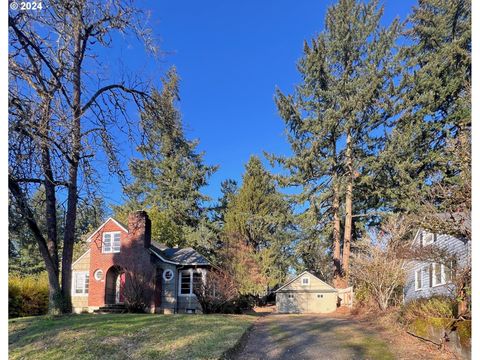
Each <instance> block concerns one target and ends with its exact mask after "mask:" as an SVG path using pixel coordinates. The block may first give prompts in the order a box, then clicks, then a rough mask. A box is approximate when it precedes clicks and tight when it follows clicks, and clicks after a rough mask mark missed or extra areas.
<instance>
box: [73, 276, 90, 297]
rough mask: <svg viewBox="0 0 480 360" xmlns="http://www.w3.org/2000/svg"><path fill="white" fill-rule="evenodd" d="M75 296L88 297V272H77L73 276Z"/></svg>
mask: <svg viewBox="0 0 480 360" xmlns="http://www.w3.org/2000/svg"><path fill="white" fill-rule="evenodd" d="M73 282H74V284H73V294H74V295H87V294H88V282H89V275H88V272H86V271H84V272H75V273H74V276H73Z"/></svg>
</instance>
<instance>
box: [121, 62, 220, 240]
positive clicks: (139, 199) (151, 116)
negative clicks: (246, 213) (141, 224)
mask: <svg viewBox="0 0 480 360" xmlns="http://www.w3.org/2000/svg"><path fill="white" fill-rule="evenodd" d="M178 86H179V77H178V75H177V72H176V70H175V68H172V69H170V70H169V71H168V73H167V74H166V76H165V78H164V79H163V88H162V91H161V92H158V91H157V90H155V89H154V90H153V91H152V94H151V99H150V100H149V101H148V102H147V103H146V104H145V109H144V111H143V112H142V113H141V121H140V125H141V130H142V143H141V145H140V146H139V147H138V148H137V151H138V152H139V153H140V155H141V157H140V158H136V159H132V160H131V162H130V172H131V175H132V176H133V178H134V180H133V182H132V183H131V184H129V185H127V186H126V187H125V189H124V192H125V194H126V196H127V198H128V201H127V203H126V204H125V205H123V206H121V207H117V208H116V212H117V214H119V215H120V217H125V215H126V214H127V213H128V212H129V211H131V210H132V209H139V208H143V209H146V210H148V211H149V214H150V217H151V218H152V235H153V236H154V238H155V239H157V240H159V241H161V242H163V243H165V244H167V245H171V246H173V245H180V246H181V245H185V244H184V242H185V232H186V231H189V230H191V229H195V228H196V227H197V226H198V224H199V223H200V221H201V219H202V217H204V216H205V214H204V209H203V202H204V201H206V200H208V198H207V197H206V196H205V195H203V194H202V192H201V188H202V187H203V186H205V185H207V180H208V178H209V176H210V175H211V174H212V173H213V172H215V170H216V167H215V166H207V165H205V164H204V163H203V154H201V153H199V152H197V150H196V147H197V145H198V142H197V141H191V140H188V139H187V138H186V136H185V131H184V127H183V124H182V120H181V116H180V112H179V111H178V109H177V108H176V103H177V101H178V100H179V88H178Z"/></svg>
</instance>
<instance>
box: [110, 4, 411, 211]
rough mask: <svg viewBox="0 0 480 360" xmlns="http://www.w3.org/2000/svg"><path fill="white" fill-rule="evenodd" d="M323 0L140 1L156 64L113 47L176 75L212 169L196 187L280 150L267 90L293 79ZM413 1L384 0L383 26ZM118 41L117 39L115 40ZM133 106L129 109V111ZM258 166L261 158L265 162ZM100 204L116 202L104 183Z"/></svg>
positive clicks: (145, 68) (141, 64)
mask: <svg viewBox="0 0 480 360" xmlns="http://www.w3.org/2000/svg"><path fill="white" fill-rule="evenodd" d="M333 3H334V2H333V1H324V0H296V1H294V0H262V1H258V0H257V1H254V0H243V1H218V0H217V1H211V0H206V1H180V0H176V1H173V0H169V1H166V0H161V1H153V0H152V1H143V2H142V3H141V6H142V7H144V8H145V9H149V10H150V11H151V23H150V26H151V27H152V28H153V30H154V32H155V34H156V36H158V37H159V38H160V40H161V41H160V48H161V50H162V51H163V52H164V55H163V56H162V58H161V60H160V61H155V62H154V61H153V60H152V59H148V58H147V57H146V56H145V55H144V53H143V50H142V49H141V48H139V47H138V46H132V45H126V44H123V45H122V44H120V46H121V47H122V48H121V49H115V51H121V54H122V58H123V63H124V66H125V67H127V68H129V69H131V70H133V71H135V70H139V71H141V72H145V73H146V74H150V76H152V74H155V77H160V76H161V75H163V74H165V72H166V71H167V69H168V68H169V67H170V66H172V65H175V66H176V67H177V71H178V73H179V75H180V77H181V79H182V81H181V84H180V86H181V87H180V97H181V102H180V103H179V107H180V110H181V112H182V116H183V121H184V124H185V128H186V130H187V136H188V137H189V138H197V139H199V140H200V146H199V149H200V150H202V151H205V161H206V163H208V164H212V165H213V164H215V165H219V166H220V168H219V170H218V171H217V173H215V174H214V175H213V176H212V178H211V179H210V184H209V186H208V187H206V188H205V189H204V192H205V193H206V194H207V195H209V196H211V197H212V198H214V199H215V198H217V197H218V196H219V195H220V191H219V190H220V183H221V181H222V180H224V179H226V178H233V179H236V180H238V181H240V180H241V176H242V173H243V169H244V164H245V163H246V161H247V160H248V158H249V157H250V156H251V155H253V154H256V155H259V156H262V154H263V151H267V152H272V153H276V154H288V153H289V146H288V143H287V141H286V138H285V136H284V125H283V121H282V120H281V119H280V117H279V116H278V114H277V110H276V107H275V103H274V101H273V95H274V91H275V88H276V87H279V88H280V89H281V90H282V91H284V92H286V93H290V92H291V91H292V89H293V87H294V85H295V84H296V83H298V82H299V76H298V72H297V70H296V62H297V60H298V59H299V58H300V57H301V55H302V48H303V42H304V40H309V39H311V38H312V37H314V36H315V34H318V33H319V32H321V31H322V29H323V26H324V21H323V20H324V17H325V13H326V9H327V8H328V6H329V5H331V4H333ZM415 3H416V1H412V0H406V1H393V0H390V1H386V2H385V14H384V17H383V22H384V24H388V23H390V22H391V21H392V20H393V19H394V18H395V17H399V18H400V19H401V20H404V19H405V18H406V16H407V14H408V13H409V12H410V10H411V8H412V6H413V5H414V4H415ZM117 45H118V43H117ZM132 111H134V110H132ZM265 163H266V162H265ZM105 195H106V200H107V203H119V202H121V188H120V186H119V185H118V184H116V185H113V186H110V187H109V190H108V191H107V192H106V194H105Z"/></svg>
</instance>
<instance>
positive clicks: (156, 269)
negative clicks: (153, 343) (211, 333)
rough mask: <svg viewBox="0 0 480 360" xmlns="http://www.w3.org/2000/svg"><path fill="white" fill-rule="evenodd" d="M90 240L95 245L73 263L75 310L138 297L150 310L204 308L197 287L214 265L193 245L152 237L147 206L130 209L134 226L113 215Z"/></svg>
mask: <svg viewBox="0 0 480 360" xmlns="http://www.w3.org/2000/svg"><path fill="white" fill-rule="evenodd" d="M87 241H88V243H89V246H90V248H89V250H87V251H86V252H85V253H84V254H83V255H81V256H80V257H79V258H78V259H77V260H76V261H75V262H74V263H73V264H72V304H73V309H74V312H81V311H89V312H91V311H94V310H97V309H99V308H105V307H112V305H115V307H117V308H118V307H121V305H122V304H125V303H127V302H128V303H132V301H133V300H141V303H142V304H144V307H145V310H146V311H149V312H157V313H182V312H186V313H193V312H201V307H200V305H199V303H198V301H197V298H196V296H195V294H194V293H193V292H194V291H193V289H194V288H195V286H198V285H199V284H201V283H202V282H204V281H205V276H206V272H207V271H208V269H209V268H210V264H209V263H208V261H207V259H205V257H203V256H202V255H200V254H199V253H198V252H196V251H195V250H194V249H192V248H183V249H181V248H168V247H166V246H164V245H162V244H159V243H157V242H155V241H152V239H151V223H150V219H149V218H148V215H147V213H146V212H145V211H137V212H134V213H132V214H130V216H129V218H128V226H125V225H123V224H122V223H120V222H119V221H117V220H115V219H113V218H109V219H107V221H105V222H104V223H103V224H102V225H101V226H100V227H99V228H98V229H97V230H96V231H95V232H94V233H93V234H92V235H91V236H90V237H89V238H88V240H87ZM137 302H139V301H137Z"/></svg>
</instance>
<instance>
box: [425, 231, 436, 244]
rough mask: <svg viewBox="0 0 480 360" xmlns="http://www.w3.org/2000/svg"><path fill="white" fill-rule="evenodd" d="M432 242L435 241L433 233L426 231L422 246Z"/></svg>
mask: <svg viewBox="0 0 480 360" xmlns="http://www.w3.org/2000/svg"><path fill="white" fill-rule="evenodd" d="M427 239H428V241H427ZM434 242H435V235H434V234H433V233H426V234H425V236H424V237H423V246H427V245H431V244H433V243H434Z"/></svg>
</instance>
